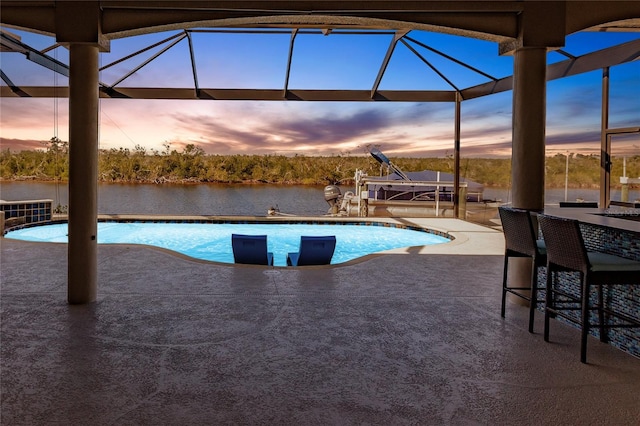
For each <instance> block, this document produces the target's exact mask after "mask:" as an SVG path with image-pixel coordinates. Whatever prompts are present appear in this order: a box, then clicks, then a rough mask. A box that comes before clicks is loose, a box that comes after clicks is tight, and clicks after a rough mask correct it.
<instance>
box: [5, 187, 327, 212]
mask: <svg viewBox="0 0 640 426" xmlns="http://www.w3.org/2000/svg"><path fill="white" fill-rule="evenodd" d="M56 193H59V197H60V199H59V200H56ZM0 198H2V199H3V200H8V201H13V200H26V199H43V198H44V199H53V200H54V205H58V204H61V205H68V204H69V195H68V188H67V186H66V184H61V185H59V186H58V191H56V185H55V183H49V182H46V183H41V182H38V183H35V182H3V183H2V184H0ZM276 206H277V207H279V208H280V211H281V212H283V213H290V214H297V215H307V216H317V215H323V214H325V213H326V212H327V210H328V209H329V205H328V204H327V203H326V201H325V200H324V193H323V187H322V186H308V185H304V186H302V185H299V186H298V185H296V186H291V185H221V184H196V185H181V184H163V185H153V184H105V183H101V184H98V212H99V213H101V214H167V215H215V216H219V215H233V216H238V215H247V216H266V214H267V210H269V208H270V207H276Z"/></svg>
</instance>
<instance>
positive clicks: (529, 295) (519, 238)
mask: <svg viewBox="0 0 640 426" xmlns="http://www.w3.org/2000/svg"><path fill="white" fill-rule="evenodd" d="M498 212H499V214H500V221H501V222H502V229H503V232H504V240H505V250H504V271H503V275H502V308H501V311H500V315H501V316H502V318H504V312H505V305H506V298H507V293H510V294H513V295H514V296H517V297H519V298H521V299H524V300H527V301H528V302H529V333H533V321H534V315H535V312H536V308H537V307H538V305H541V304H542V302H544V299H543V298H538V290H544V288H545V287H544V286H543V285H538V268H544V267H545V266H546V265H547V250H546V248H545V245H544V242H543V241H542V240H538V239H537V238H536V234H535V232H534V227H533V222H532V220H531V213H529V212H528V211H527V210H521V209H514V208H511V207H499V208H498ZM512 257H520V258H529V259H531V281H530V282H528V283H516V284H513V285H508V284H507V272H508V269H509V259H510V258H512Z"/></svg>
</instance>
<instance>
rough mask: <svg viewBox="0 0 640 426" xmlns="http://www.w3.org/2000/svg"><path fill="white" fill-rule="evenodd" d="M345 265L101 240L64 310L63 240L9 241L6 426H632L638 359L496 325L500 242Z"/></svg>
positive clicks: (459, 231)
mask: <svg viewBox="0 0 640 426" xmlns="http://www.w3.org/2000/svg"><path fill="white" fill-rule="evenodd" d="M428 221H430V222H429V223H430V227H433V228H438V229H441V230H447V231H448V232H450V233H452V234H454V235H456V237H458V238H457V239H456V241H455V242H453V243H450V244H445V245H441V246H432V247H429V248H422V249H420V248H411V249H404V250H397V251H395V252H393V253H389V254H385V255H379V256H372V257H369V258H367V259H365V260H363V261H360V262H354V263H351V264H349V265H346V266H337V267H309V268H305V269H293V268H264V267H256V266H233V265H220V264H211V263H207V262H198V261H194V260H191V259H188V258H184V257H181V256H176V255H174V254H171V253H169V252H167V251H163V250H159V249H152V248H148V247H142V246H102V245H100V246H99V248H98V262H99V263H98V283H99V285H98V300H97V302H96V303H91V304H85V305H69V304H68V303H67V294H66V293H67V246H66V245H62V244H38V243H26V242H20V241H13V240H7V239H0V255H1V257H0V260H1V262H2V270H1V271H2V272H1V274H2V275H1V284H2V287H1V300H0V307H1V314H2V330H1V331H2V335H1V336H2V341H1V348H2V349H1V351H2V352H1V360H2V361H1V363H2V365H1V368H2V370H1V394H2V406H1V413H0V414H1V417H0V422H1V423H2V424H11V425H27V424H28V425H39V424H58V423H59V424H74V425H79V424H91V425H107V424H118V425H127V424H305V425H314V424H322V425H326V424H394V425H396V424H456V425H457V424H618V425H624V424H629V425H632V424H637V423H638V422H639V421H640V407H639V406H638V395H639V394H640V360H638V359H637V358H634V357H632V356H630V355H627V354H625V353H623V352H622V351H619V350H617V349H615V348H613V347H611V346H609V345H605V344H602V343H600V342H599V341H597V340H596V339H594V338H591V340H590V342H589V364H586V365H585V364H581V363H580V362H579V332H578V330H577V329H574V328H572V327H569V326H565V325H562V324H559V323H554V324H553V330H552V335H551V337H552V343H544V342H543V340H542V335H541V331H542V317H541V315H538V317H537V320H538V322H537V324H536V333H535V334H530V333H528V332H527V309H526V308H525V307H523V306H520V305H517V304H515V303H509V305H508V306H507V316H506V318H505V319H502V318H500V312H499V311H500V283H501V274H502V260H503V258H502V254H503V247H504V246H503V244H504V242H503V237H502V234H501V233H500V232H498V231H496V230H493V229H490V228H485V227H481V226H477V225H473V224H470V223H467V222H463V221H459V220H456V219H430V220H428Z"/></svg>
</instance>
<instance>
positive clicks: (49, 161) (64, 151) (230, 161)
mask: <svg viewBox="0 0 640 426" xmlns="http://www.w3.org/2000/svg"><path fill="white" fill-rule="evenodd" d="M68 148H69V147H68V143H67V142H64V141H61V140H59V139H57V138H52V139H51V140H50V141H49V142H48V143H47V144H46V146H45V147H43V149H42V150H33V151H20V152H11V151H10V150H8V149H6V150H2V151H0V177H1V178H2V179H3V180H41V181H47V180H61V181H66V180H67V179H68V177H69V155H68V154H69V150H68ZM98 161H99V165H98V170H99V175H98V179H99V181H100V182H118V183H270V184H302V185H327V184H353V181H354V174H355V170H356V169H360V170H363V171H364V173H367V174H368V175H369V176H378V175H380V174H381V173H387V171H386V170H384V168H383V169H382V170H381V166H380V164H379V163H378V162H376V161H375V160H374V159H373V158H372V157H369V156H364V155H332V156H322V157H317V156H312V157H311V156H303V155H296V156H292V157H291V156H284V155H217V154H215V155H210V154H206V153H205V152H204V151H203V150H202V148H200V147H198V146H195V145H186V146H185V147H184V148H182V149H181V150H180V151H178V150H176V149H171V147H170V145H169V144H165V149H164V150H163V151H157V150H147V149H146V148H144V147H142V146H139V145H138V146H136V147H135V148H134V149H133V150H130V149H128V148H119V149H116V148H112V149H109V150H101V151H100V152H99V154H98ZM392 161H393V163H394V164H395V165H397V166H398V167H399V168H400V169H402V170H404V171H420V170H435V171H441V172H445V173H453V172H454V159H453V157H452V156H447V157H443V158H406V157H398V158H392ZM625 161H626V166H625V167H626V171H627V176H630V177H640V155H635V156H632V157H627V158H626V160H625ZM566 166H567V157H566V156H565V155H564V154H556V155H555V156H552V157H547V159H546V164H545V167H546V177H545V179H546V186H547V187H556V188H560V187H564V184H565V172H566ZM622 168H623V159H622V158H620V157H614V158H613V167H612V179H611V180H612V184H614V185H615V184H616V183H617V182H618V176H622ZM460 169H461V176H462V177H463V178H466V179H469V180H472V181H475V182H478V183H481V184H483V185H485V186H494V187H509V186H510V183H511V182H510V180H511V159H510V158H462V159H461V161H460ZM568 182H569V186H570V187H572V188H595V187H598V186H599V183H600V158H599V157H598V156H595V155H582V154H571V155H570V157H569V173H568Z"/></svg>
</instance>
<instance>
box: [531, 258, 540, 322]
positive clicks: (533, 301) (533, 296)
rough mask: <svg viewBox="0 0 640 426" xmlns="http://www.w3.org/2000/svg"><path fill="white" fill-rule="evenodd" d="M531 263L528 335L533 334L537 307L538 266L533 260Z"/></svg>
mask: <svg viewBox="0 0 640 426" xmlns="http://www.w3.org/2000/svg"><path fill="white" fill-rule="evenodd" d="M531 263H532V264H533V267H532V271H531V290H530V295H531V300H529V333H533V323H534V318H535V313H536V308H537V307H538V266H537V265H536V262H535V259H533V260H532V262H531Z"/></svg>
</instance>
